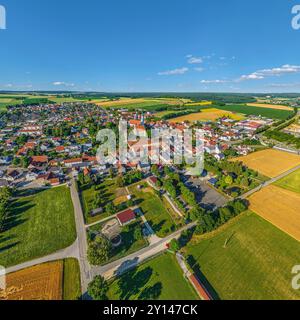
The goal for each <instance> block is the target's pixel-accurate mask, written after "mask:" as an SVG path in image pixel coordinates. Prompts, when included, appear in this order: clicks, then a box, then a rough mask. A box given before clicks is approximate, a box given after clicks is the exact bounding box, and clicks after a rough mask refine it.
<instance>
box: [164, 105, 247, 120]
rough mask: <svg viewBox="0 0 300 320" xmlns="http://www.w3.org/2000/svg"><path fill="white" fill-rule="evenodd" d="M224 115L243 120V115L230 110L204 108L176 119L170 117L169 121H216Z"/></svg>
mask: <svg viewBox="0 0 300 320" xmlns="http://www.w3.org/2000/svg"><path fill="white" fill-rule="evenodd" d="M222 117H228V118H231V119H233V120H241V119H243V116H241V115H238V114H235V113H232V112H230V111H222V110H218V109H215V108H210V109H203V110H202V112H199V113H192V114H188V115H184V116H182V117H178V118H175V119H170V120H169V122H174V123H175V122H184V121H189V122H195V121H215V120H217V119H219V118H222Z"/></svg>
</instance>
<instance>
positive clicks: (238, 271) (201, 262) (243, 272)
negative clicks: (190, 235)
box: [184, 212, 300, 300]
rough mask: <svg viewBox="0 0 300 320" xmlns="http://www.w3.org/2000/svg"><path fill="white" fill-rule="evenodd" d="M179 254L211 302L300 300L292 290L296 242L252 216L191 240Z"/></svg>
mask: <svg viewBox="0 0 300 320" xmlns="http://www.w3.org/2000/svg"><path fill="white" fill-rule="evenodd" d="M200 239H201V238H200ZM226 241H227V246H226V248H224V245H225V242H226ZM184 252H185V255H186V256H189V258H188V261H189V263H190V265H191V266H192V267H193V269H194V271H195V272H196V273H197V274H198V276H199V277H201V279H202V280H203V281H204V283H206V287H207V288H208V289H210V292H211V294H212V295H213V296H214V297H215V298H216V299H217V298H220V299H225V300H231V299H233V300H241V299H246V300H260V299H267V300H273V299H300V291H299V290H298V291H296V290H293V289H292V287H291V281H292V274H291V271H292V268H293V266H295V265H298V264H299V261H300V243H299V242H297V241H296V240H294V239H293V238H291V237H289V236H288V235H286V234H285V233H283V232H282V231H280V230H279V229H277V228H276V227H274V226H273V225H271V224H270V223H268V222H267V221H265V220H263V219H262V218H260V217H259V216H257V215H255V214H254V213H251V212H247V213H245V214H243V215H241V216H240V217H239V218H237V219H235V220H234V221H232V223H229V224H227V225H225V226H224V228H222V229H221V230H219V231H217V232H216V233H215V234H214V235H210V236H206V238H204V239H203V240H198V243H197V244H195V243H193V242H191V243H190V244H188V246H187V247H186V248H184Z"/></svg>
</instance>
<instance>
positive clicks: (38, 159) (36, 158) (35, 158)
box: [31, 156, 48, 163]
mask: <svg viewBox="0 0 300 320" xmlns="http://www.w3.org/2000/svg"><path fill="white" fill-rule="evenodd" d="M31 160H32V162H38V163H46V162H48V157H47V156H33V157H31Z"/></svg>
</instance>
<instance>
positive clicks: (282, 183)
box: [275, 170, 300, 193]
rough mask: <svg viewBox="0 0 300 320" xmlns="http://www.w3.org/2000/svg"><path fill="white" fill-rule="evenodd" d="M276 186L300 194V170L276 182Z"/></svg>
mask: <svg viewBox="0 0 300 320" xmlns="http://www.w3.org/2000/svg"><path fill="white" fill-rule="evenodd" d="M275 185H276V186H278V187H281V188H284V189H287V190H290V191H293V192H298V193H300V170H297V171H295V172H293V173H291V174H290V175H288V176H286V177H284V178H282V179H281V180H279V181H277V182H275Z"/></svg>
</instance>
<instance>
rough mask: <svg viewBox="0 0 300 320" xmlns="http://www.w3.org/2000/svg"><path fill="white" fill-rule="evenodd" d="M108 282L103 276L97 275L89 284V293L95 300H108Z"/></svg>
mask: <svg viewBox="0 0 300 320" xmlns="http://www.w3.org/2000/svg"><path fill="white" fill-rule="evenodd" d="M107 291H108V283H107V282H106V281H105V279H104V278H103V277H101V276H96V277H95V278H94V280H93V281H92V282H90V283H89V285H88V294H89V296H90V297H91V298H93V300H107V296H106V294H107Z"/></svg>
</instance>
